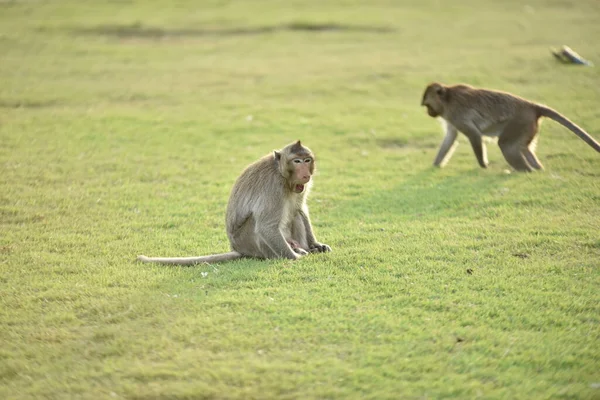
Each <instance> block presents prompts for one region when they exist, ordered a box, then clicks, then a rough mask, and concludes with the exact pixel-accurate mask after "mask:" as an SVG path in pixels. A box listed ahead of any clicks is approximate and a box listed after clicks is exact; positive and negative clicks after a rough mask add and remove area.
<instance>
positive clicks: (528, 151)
mask: <svg viewBox="0 0 600 400" xmlns="http://www.w3.org/2000/svg"><path fill="white" fill-rule="evenodd" d="M537 140H538V136H537V135H536V136H535V137H534V138H533V139H532V140H531V142H530V143H529V146H527V147H526V148H525V151H524V154H525V158H526V159H527V162H528V163H529V165H531V166H532V167H533V168H535V169H544V166H543V165H542V163H541V162H540V160H539V159H538V158H537V157H536V155H535V148H536V146H537Z"/></svg>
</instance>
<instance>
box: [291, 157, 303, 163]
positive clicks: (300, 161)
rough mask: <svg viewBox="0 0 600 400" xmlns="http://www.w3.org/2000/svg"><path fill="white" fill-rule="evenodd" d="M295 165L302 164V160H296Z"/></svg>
mask: <svg viewBox="0 0 600 400" xmlns="http://www.w3.org/2000/svg"><path fill="white" fill-rule="evenodd" d="M293 161H294V164H302V160H301V159H299V158H294V160H293Z"/></svg>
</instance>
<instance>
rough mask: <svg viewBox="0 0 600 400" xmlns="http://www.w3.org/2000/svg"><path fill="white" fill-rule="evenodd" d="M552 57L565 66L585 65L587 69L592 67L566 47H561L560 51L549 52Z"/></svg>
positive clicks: (589, 62)
mask: <svg viewBox="0 0 600 400" xmlns="http://www.w3.org/2000/svg"><path fill="white" fill-rule="evenodd" d="M551 51H552V55H553V56H554V57H556V59H557V60H558V61H560V62H563V63H565V64H577V65H587V66H589V67H591V66H593V65H594V64H592V62H591V61H588V60H586V59H585V58H583V57H581V56H580V55H579V54H577V53H576V52H574V51H573V49H571V48H570V47H568V46H563V47H562V48H561V49H560V50H554V49H553V50H551Z"/></svg>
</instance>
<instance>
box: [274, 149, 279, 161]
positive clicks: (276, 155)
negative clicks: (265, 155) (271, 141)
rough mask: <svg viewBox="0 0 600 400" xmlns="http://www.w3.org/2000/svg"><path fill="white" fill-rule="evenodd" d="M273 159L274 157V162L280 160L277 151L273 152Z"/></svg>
mask: <svg viewBox="0 0 600 400" xmlns="http://www.w3.org/2000/svg"><path fill="white" fill-rule="evenodd" d="M273 157H275V160H276V161H279V160H281V153H280V152H278V151H277V150H273Z"/></svg>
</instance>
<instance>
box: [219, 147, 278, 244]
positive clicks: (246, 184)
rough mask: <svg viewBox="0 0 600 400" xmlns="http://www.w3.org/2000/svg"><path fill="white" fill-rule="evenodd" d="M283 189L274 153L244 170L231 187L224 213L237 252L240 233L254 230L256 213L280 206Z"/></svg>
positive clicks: (242, 234) (230, 239)
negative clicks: (236, 245)
mask: <svg viewBox="0 0 600 400" xmlns="http://www.w3.org/2000/svg"><path fill="white" fill-rule="evenodd" d="M282 188H283V177H282V176H281V174H280V173H279V171H278V169H277V165H276V163H275V160H274V157H273V154H268V155H266V156H264V157H263V158H261V159H260V160H258V161H256V162H254V163H252V164H250V165H249V166H248V167H246V169H244V171H243V172H242V173H241V175H240V176H239V177H238V179H237V180H236V182H235V184H234V185H233V188H232V189H231V194H230V196H229V202H228V204H227V212H226V215H225V223H226V230H227V236H228V237H229V241H230V243H231V245H232V248H233V249H234V250H236V251H240V250H239V249H238V248H235V243H237V242H239V238H240V236H245V233H252V231H253V230H254V223H255V220H254V215H255V214H256V213H264V212H265V211H267V210H270V209H277V208H278V207H280V204H279V202H280V199H281V198H282V197H283V193H282V192H283V190H282ZM274 217H276V216H274ZM246 230H248V232H245V231H246ZM240 252H241V251H240Z"/></svg>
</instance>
